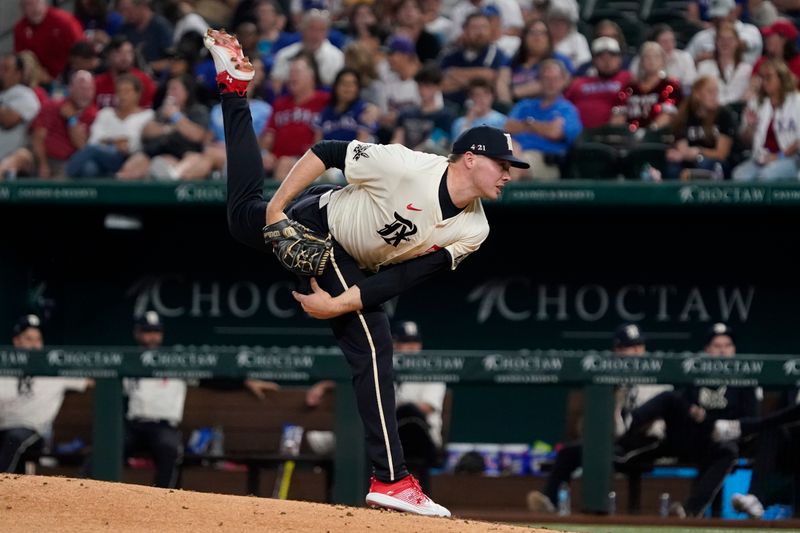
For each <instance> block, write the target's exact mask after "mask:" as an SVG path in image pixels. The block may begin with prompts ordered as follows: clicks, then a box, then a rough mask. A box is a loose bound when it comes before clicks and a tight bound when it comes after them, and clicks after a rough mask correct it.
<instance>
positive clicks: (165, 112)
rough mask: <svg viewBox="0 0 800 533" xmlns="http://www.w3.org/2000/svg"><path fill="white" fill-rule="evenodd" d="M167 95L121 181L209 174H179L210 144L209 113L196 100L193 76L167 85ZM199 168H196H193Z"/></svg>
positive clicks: (119, 173) (171, 81)
mask: <svg viewBox="0 0 800 533" xmlns="http://www.w3.org/2000/svg"><path fill="white" fill-rule="evenodd" d="M166 87H167V89H166V94H165V96H164V99H163V102H162V104H161V106H160V107H159V109H158V112H157V113H156V116H155V117H154V119H153V120H151V121H150V122H148V123H147V124H146V125H145V127H144V129H143V130H142V151H140V152H137V153H135V154H133V155H132V156H131V157H129V158H128V160H127V161H125V164H124V165H122V168H121V169H120V171H119V172H117V178H119V179H142V178H146V177H153V178H157V179H167V180H179V179H204V178H206V177H207V175H208V174H207V173H206V172H204V173H202V174H201V173H199V172H192V171H191V170H192V169H189V172H186V173H183V174H181V173H179V172H178V168H177V167H178V165H179V164H180V163H181V161H182V160H184V159H185V158H187V157H189V156H190V155H191V154H195V155H197V154H200V153H201V152H202V151H203V145H204V143H205V142H206V141H207V140H208V137H209V132H208V109H207V108H206V107H205V106H204V105H202V104H200V103H198V102H197V101H196V100H195V83H194V80H193V79H192V76H191V75H190V74H183V75H180V76H176V77H174V78H172V79H170V80H169V81H168V82H167V86H166ZM192 168H196V167H192Z"/></svg>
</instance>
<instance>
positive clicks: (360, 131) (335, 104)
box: [314, 68, 378, 142]
mask: <svg viewBox="0 0 800 533" xmlns="http://www.w3.org/2000/svg"><path fill="white" fill-rule="evenodd" d="M377 119H378V109H377V108H376V107H375V106H374V105H372V104H369V103H367V102H365V101H364V100H362V99H361V78H360V77H359V75H358V72H356V71H355V70H354V69H351V68H343V69H342V70H340V71H339V73H338V74H337V75H336V79H335V80H334V81H333V87H332V90H331V100H330V103H329V104H328V105H327V106H325V109H323V110H322V112H321V113H320V114H319V116H318V117H317V121H316V122H315V123H314V129H315V135H316V140H317V141H321V140H334V141H352V140H354V139H358V140H359V141H363V142H372V140H373V135H374V134H375V128H376V120H377Z"/></svg>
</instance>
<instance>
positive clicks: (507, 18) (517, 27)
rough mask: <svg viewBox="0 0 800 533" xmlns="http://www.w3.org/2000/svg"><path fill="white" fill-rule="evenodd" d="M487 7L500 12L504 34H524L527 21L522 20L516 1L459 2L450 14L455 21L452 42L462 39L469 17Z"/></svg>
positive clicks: (451, 35)
mask: <svg viewBox="0 0 800 533" xmlns="http://www.w3.org/2000/svg"><path fill="white" fill-rule="evenodd" d="M487 6H493V7H495V8H497V11H499V14H500V21H501V24H502V27H503V33H505V34H507V35H516V36H519V35H520V34H521V33H522V26H523V24H524V22H525V21H524V19H523V18H522V10H521V9H520V7H519V4H518V3H517V2H516V1H515V0H468V1H466V2H459V3H458V4H457V5H455V6H454V7H453V10H452V12H451V14H450V19H451V20H452V21H453V25H452V32H451V33H450V41H451V42H452V41H456V40H458V39H459V38H460V37H461V33H462V31H463V28H464V23H465V22H466V20H467V17H469V16H470V15H471V14H472V13H477V12H480V11H481V10H482V9H483V8H485V7H487Z"/></svg>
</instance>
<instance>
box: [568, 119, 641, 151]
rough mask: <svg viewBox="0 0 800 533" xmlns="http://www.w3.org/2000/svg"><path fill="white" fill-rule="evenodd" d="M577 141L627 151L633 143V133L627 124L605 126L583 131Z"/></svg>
mask: <svg viewBox="0 0 800 533" xmlns="http://www.w3.org/2000/svg"><path fill="white" fill-rule="evenodd" d="M578 141H582V142H593V143H601V144H605V145H608V146H611V147H612V148H616V149H617V150H627V149H628V147H629V146H630V145H631V144H632V143H633V133H632V132H631V130H630V129H628V125H627V124H606V125H605V126H600V127H599V128H591V129H585V130H583V132H582V133H581V135H580V137H579V138H578Z"/></svg>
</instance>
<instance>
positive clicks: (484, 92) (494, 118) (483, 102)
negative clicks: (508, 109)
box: [450, 78, 507, 139]
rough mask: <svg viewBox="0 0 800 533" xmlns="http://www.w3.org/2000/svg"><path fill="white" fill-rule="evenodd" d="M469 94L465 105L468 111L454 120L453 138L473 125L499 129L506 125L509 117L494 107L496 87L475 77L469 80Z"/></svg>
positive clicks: (451, 136)
mask: <svg viewBox="0 0 800 533" xmlns="http://www.w3.org/2000/svg"><path fill="white" fill-rule="evenodd" d="M467 94H468V98H467V101H466V105H465V107H466V108H467V113H466V114H465V115H464V116H462V117H458V118H457V119H456V120H455V121H454V122H453V131H452V133H451V135H450V138H451V139H457V138H458V136H459V135H461V134H462V133H463V132H464V131H466V130H468V129H470V128H472V127H473V126H480V125H482V124H483V125H486V126H491V127H493V128H498V129H503V128H504V127H505V124H506V119H507V117H506V116H505V115H504V114H502V113H500V112H499V111H495V110H494V109H492V105H493V104H494V87H492V84H491V83H489V82H488V81H486V80H484V79H482V78H475V79H474V80H472V81H470V82H469V89H467Z"/></svg>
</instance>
